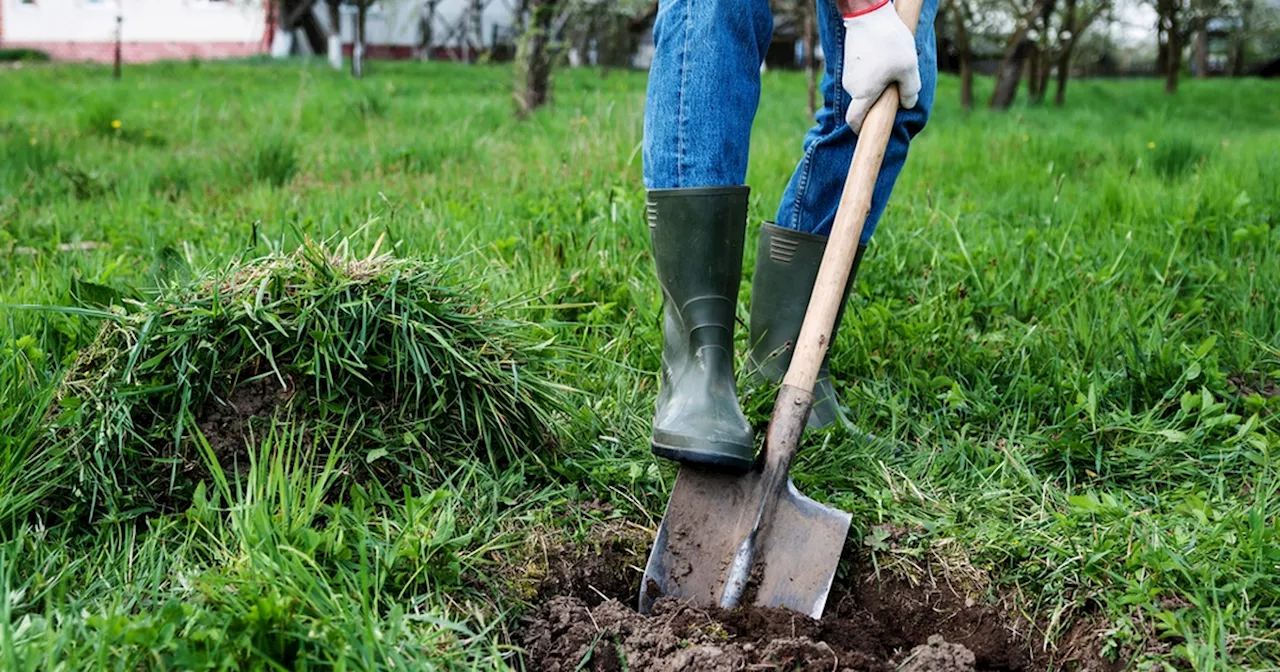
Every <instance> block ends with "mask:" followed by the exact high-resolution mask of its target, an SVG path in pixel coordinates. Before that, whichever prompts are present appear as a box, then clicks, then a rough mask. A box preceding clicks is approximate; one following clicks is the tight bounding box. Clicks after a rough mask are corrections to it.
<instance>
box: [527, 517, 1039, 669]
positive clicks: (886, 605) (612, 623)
mask: <svg viewBox="0 0 1280 672" xmlns="http://www.w3.org/2000/svg"><path fill="white" fill-rule="evenodd" d="M642 548H643V544H642V543H639V541H637V542H635V543H632V542H628V543H625V544H619V543H618V542H616V541H615V542H611V543H606V544H603V545H602V546H601V548H600V549H598V550H596V551H595V552H587V553H584V552H583V550H582V549H581V548H578V549H576V550H575V549H572V548H566V549H562V550H561V551H559V552H556V553H552V554H551V556H550V558H549V560H550V566H549V567H548V569H549V572H548V576H547V577H546V579H545V581H544V582H543V583H542V588H541V590H539V591H538V592H539V600H538V605H537V606H536V607H535V608H533V609H532V610H531V611H529V612H528V613H527V614H526V616H525V617H524V619H523V621H522V623H521V628H520V630H519V631H518V632H517V633H516V643H517V644H518V645H520V646H521V647H522V648H523V649H524V652H525V653H524V665H525V669H528V670H531V671H533V672H570V671H573V670H592V671H596V672H604V671H610V672H611V671H613V670H657V671H665V670H693V671H700V670H706V671H720V670H824V671H831V670H837V671H844V670H847V671H850V672H852V671H875V672H880V671H882V670H904V671H910V672H926V671H929V672H960V671H974V672H977V671H979V670H982V671H995V670H1002V671H1003V670H1009V671H1020V670H1038V669H1043V667H1042V666H1037V665H1035V664H1034V663H1033V661H1032V657H1031V651H1032V648H1031V646H1030V645H1029V642H1028V641H1027V640H1026V639H1025V637H1024V634H1025V633H1020V632H1018V631H1017V630H1016V629H1015V628H1014V627H1012V625H1011V623H1010V618H1009V617H1008V616H1007V615H1006V614H1005V613H1003V612H1002V611H1000V610H999V609H998V608H996V607H994V606H990V605H981V604H973V603H971V602H966V601H965V600H964V599H963V598H961V597H959V596H957V595H954V594H953V593H952V592H951V591H948V590H945V589H937V588H929V587H926V586H918V585H912V584H911V583H909V582H907V581H905V580H902V579H897V578H890V577H886V576H878V577H877V576H876V575H875V573H874V570H873V569H872V568H870V567H869V566H855V567H854V568H853V571H852V572H851V573H850V574H849V576H848V577H847V578H844V579H842V580H839V581H838V583H837V584H836V585H835V586H834V587H833V589H832V594H831V597H830V599H829V601H828V603H827V609H826V615H825V617H824V618H823V619H822V620H820V621H815V620H813V619H810V618H808V617H806V616H804V615H803V614H799V613H796V612H792V611H788V610H785V609H768V608H759V607H744V608H740V609H734V610H721V609H699V608H695V607H692V606H690V605H687V604H683V603H680V602H677V601H675V600H670V599H665V600H660V601H659V602H658V603H657V604H656V606H655V609H654V613H653V614H652V615H650V616H642V615H640V614H639V613H638V612H636V611H635V601H636V600H635V596H636V594H637V591H638V587H639V581H640V576H641V571H642V567H643V564H644V563H643V557H642V555H637V553H639V552H640V550H642Z"/></svg>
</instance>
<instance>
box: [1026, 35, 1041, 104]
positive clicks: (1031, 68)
mask: <svg viewBox="0 0 1280 672" xmlns="http://www.w3.org/2000/svg"><path fill="white" fill-rule="evenodd" d="M1043 56H1044V52H1042V51H1040V46H1039V45H1037V44H1035V43H1034V42H1033V43H1032V46H1031V55H1030V56H1027V65H1026V69H1027V99H1028V100H1030V101H1031V102H1033V103H1034V102H1036V99H1037V98H1039V97H1040V59H1041V58H1042V57H1043Z"/></svg>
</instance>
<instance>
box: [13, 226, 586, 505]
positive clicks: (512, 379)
mask: <svg viewBox="0 0 1280 672" xmlns="http://www.w3.org/2000/svg"><path fill="white" fill-rule="evenodd" d="M381 242H382V239H379V243H378V244H377V245H375V246H374V250H373V251H372V252H370V253H369V254H368V255H366V256H363V257H357V256H354V255H352V254H350V253H349V252H348V251H347V245H346V243H345V242H343V243H341V244H339V245H338V246H336V247H335V248H333V249H330V248H329V247H326V246H325V245H323V244H319V243H314V242H307V243H305V244H304V245H303V246H301V247H300V248H299V249H298V250H296V251H294V252H291V253H283V252H280V251H273V252H271V253H269V254H268V255H266V256H263V257H260V258H257V259H253V260H249V261H240V260H237V261H233V262H232V263H230V264H229V265H227V266H226V267H225V268H223V269H222V270H221V271H219V272H217V273H213V274H209V275H204V276H199V277H195V278H192V279H190V280H186V281H183V282H178V283H174V284H172V285H171V286H170V287H168V288H167V289H164V290H162V291H160V292H158V293H157V295H156V296H154V297H152V298H144V299H131V298H126V299H119V300H115V299H104V298H102V297H101V296H99V300H100V301H103V302H106V303H109V304H110V305H109V307H108V309H107V310H106V311H103V312H101V313H98V314H99V315H100V316H102V317H104V318H107V319H105V320H104V322H103V325H102V327H101V330H100V331H99V333H98V335H97V337H96V338H95V339H94V341H93V342H92V343H91V344H90V345H89V346H88V347H86V348H84V349H83V350H82V351H81V352H80V353H79V355H78V357H77V360H76V362H75V364H74V365H73V366H72V367H71V369H70V370H69V371H68V373H67V375H66V376H65V377H64V379H63V381H62V383H61V385H60V387H59V389H58V390H57V392H56V395H55V400H56V404H55V411H54V412H52V413H51V414H50V417H49V424H50V425H51V427H50V428H49V430H50V431H48V432H47V436H48V443H47V446H46V447H45V449H44V450H42V451H38V457H39V458H41V459H44V460H59V461H61V462H62V463H63V464H65V465H67V467H69V468H68V473H69V474H72V475H73V476H72V478H70V479H63V480H62V481H60V482H59V484H58V487H59V488H60V489H61V492H60V493H59V494H60V495H61V496H59V497H55V499H57V500H59V501H62V502H66V503H67V504H68V505H70V506H71V507H77V506H81V505H85V504H87V505H88V506H89V507H90V512H89V513H90V515H92V514H93V511H94V510H96V509H105V510H106V512H107V514H108V515H119V514H120V513H121V512H127V511H139V510H147V509H153V508H157V507H160V508H167V507H165V506H164V505H165V504H166V502H173V501H179V502H181V501H189V498H190V492H191V491H192V488H194V487H196V485H197V483H198V481H199V480H200V478H202V477H203V476H205V475H207V473H206V472H207V468H206V467H205V466H202V464H206V465H207V464H208V463H207V462H202V458H211V459H213V460H215V461H216V462H217V463H218V464H220V465H221V466H222V467H223V468H228V469H235V468H236V467H237V463H239V464H238V466H239V467H244V466H246V465H245V464H244V457H245V445H246V442H248V443H252V442H253V440H254V437H255V436H257V437H260V436H261V434H262V431H265V425H264V424H262V423H259V424H256V425H255V424H254V423H253V421H255V420H260V421H265V422H271V421H273V419H281V418H283V417H284V416H286V415H287V416H289V420H288V421H289V422H292V423H295V427H296V426H298V425H299V424H301V426H303V427H305V431H306V432H308V433H309V434H310V435H312V436H313V438H315V439H316V443H317V444H319V443H321V442H320V441H319V439H320V438H321V437H324V438H326V439H327V440H330V441H331V440H332V439H333V438H334V437H335V436H336V435H338V434H342V435H344V436H347V437H349V438H351V439H353V440H354V441H355V443H356V444H357V445H358V446H359V449H357V450H354V451H347V452H348V454H355V455H356V457H357V458H358V459H354V460H352V461H351V462H352V463H351V464H349V465H344V467H343V471H346V472H354V471H363V472H364V474H365V475H367V476H374V477H376V478H378V479H379V480H382V481H386V480H388V479H392V480H395V479H397V477H398V476H403V475H404V473H405V470H418V469H423V468H428V467H429V465H430V464H431V461H432V460H433V459H435V458H437V457H439V456H442V455H444V454H451V453H452V454H461V455H462V456H464V457H467V458H481V459H484V458H487V459H488V461H489V462H490V463H491V464H493V465H495V466H496V465H500V464H502V463H504V462H507V461H510V460H512V459H515V458H517V457H518V456H520V455H528V454H534V456H535V459H536V453H538V452H540V451H544V450H549V449H551V448H553V447H554V446H555V445H556V444H557V443H558V439H557V436H556V432H555V430H554V428H555V427H556V425H557V423H556V415H557V414H558V413H560V412H562V411H563V410H564V409H565V408H566V406H565V401H566V399H567V396H566V394H565V393H566V392H567V391H569V389H568V388H566V387H564V386H562V385H559V384H557V383H555V382H552V380H551V378H550V376H548V375H547V374H548V372H549V370H550V368H551V367H553V366H554V365H555V362H556V361H557V359H558V358H560V357H563V356H565V355H566V353H567V351H566V350H565V349H564V348H561V347H560V346H558V345H556V344H555V341H554V338H553V337H552V336H551V334H550V332H549V331H548V330H547V329H546V328H544V327H541V326H539V325H537V324H535V323H533V322H530V321H525V320H523V319H520V318H517V317H514V315H515V314H516V313H517V312H518V311H517V308H518V301H517V300H508V301H505V302H498V301H495V300H493V299H492V298H489V297H487V296H486V295H485V293H484V291H483V281H482V280H479V281H478V279H477V278H475V277H466V278H464V277H461V276H460V275H458V274H457V273H456V271H455V269H456V264H450V263H449V262H446V261H439V260H423V259H407V258H397V257H395V256H393V255H391V254H389V253H382V254H379V252H378V249H379V247H380V244H381ZM202 452H203V455H202V454H201V453H202ZM424 458H425V460H426V461H425V462H424V461H423V460H424Z"/></svg>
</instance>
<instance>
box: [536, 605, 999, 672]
mask: <svg viewBox="0 0 1280 672" xmlns="http://www.w3.org/2000/svg"><path fill="white" fill-rule="evenodd" d="M859 620H863V619H857V618H855V619H852V620H844V619H833V621H832V622H829V623H824V622H817V621H813V620H811V619H807V618H805V617H804V616H802V615H799V614H795V613H792V612H788V611H786V610H782V609H765V608H749V609H743V610H736V611H721V610H718V609H712V610H700V609H695V608H693V607H690V606H689V605H686V604H682V603H679V602H676V601H674V600H670V599H664V600H660V601H658V603H657V604H656V605H655V607H654V613H653V615H652V616H649V617H645V616H641V615H640V614H639V613H637V612H636V611H634V610H633V609H631V608H630V607H628V606H626V605H624V604H622V603H620V602H618V601H617V600H609V601H606V602H603V603H601V604H600V605H599V606H597V607H595V608H589V607H587V605H586V604H585V603H584V602H583V601H582V600H581V599H579V598H576V597H556V598H552V599H551V600H550V601H549V602H547V603H546V605H544V606H543V607H542V608H541V609H539V610H538V613H537V614H536V615H535V616H534V617H533V618H532V619H530V620H529V625H528V626H527V628H526V629H525V631H524V639H525V647H526V648H527V650H528V655H529V658H530V661H529V662H530V669H532V670H543V671H545V672H570V671H572V670H579V669H589V670H600V671H605V670H608V671H612V670H623V669H630V670H653V671H655V672H676V671H678V670H705V671H707V672H721V671H724V672H729V671H730V670H748V669H750V670H801V671H804V672H809V671H811V670H812V671H813V672H817V671H818V670H823V671H824V672H825V671H828V670H868V671H875V672H879V671H881V670H894V669H899V668H898V664H899V663H898V661H897V660H895V659H896V658H902V660H903V662H905V665H904V666H903V667H901V669H903V670H909V671H911V672H926V671H928V672H973V671H974V670H975V669H976V668H975V666H974V661H975V656H974V654H973V652H972V651H970V650H969V649H967V648H965V647H964V646H962V645H959V644H951V643H948V642H946V641H945V640H944V639H943V638H942V637H940V636H936V635H935V636H934V637H931V638H930V639H929V641H928V642H927V643H926V644H923V645H921V646H917V647H915V648H913V649H912V650H911V651H910V652H909V653H908V654H907V655H906V656H892V657H888V656H886V653H887V652H885V651H883V650H882V649H883V647H882V646H881V645H880V643H879V642H878V641H877V640H876V638H875V637H873V636H872V633H874V632H876V630H877V628H876V624H875V623H872V622H860V623H859V622H857V621H859ZM624 664H625V667H624Z"/></svg>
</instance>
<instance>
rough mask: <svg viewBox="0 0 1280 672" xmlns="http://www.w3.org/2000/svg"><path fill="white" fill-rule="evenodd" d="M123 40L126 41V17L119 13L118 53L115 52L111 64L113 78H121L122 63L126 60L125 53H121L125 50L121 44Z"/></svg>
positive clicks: (117, 27)
mask: <svg viewBox="0 0 1280 672" xmlns="http://www.w3.org/2000/svg"><path fill="white" fill-rule="evenodd" d="M123 41H124V17H123V16H121V15H119V14H116V53H115V56H114V57H113V58H112V65H111V77H112V78H113V79H120V75H121V71H120V65H121V62H122V61H123V60H124V55H123V53H121V52H122V51H123V48H122V44H121V43H122V42H123Z"/></svg>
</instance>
